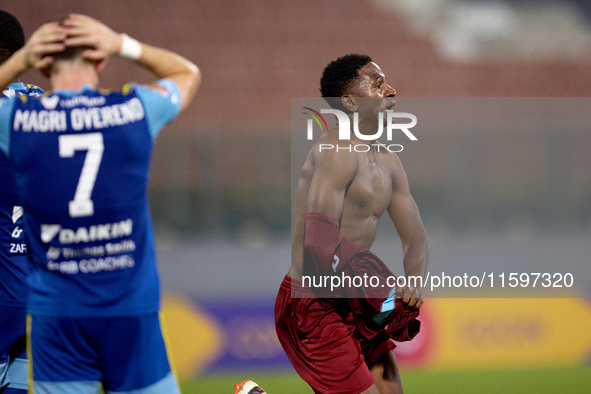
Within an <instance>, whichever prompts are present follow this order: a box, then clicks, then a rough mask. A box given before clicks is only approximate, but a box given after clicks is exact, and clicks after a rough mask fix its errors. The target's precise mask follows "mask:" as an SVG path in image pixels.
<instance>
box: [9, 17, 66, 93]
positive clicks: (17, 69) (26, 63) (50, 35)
mask: <svg viewBox="0 0 591 394" xmlns="http://www.w3.org/2000/svg"><path fill="white" fill-rule="evenodd" d="M65 38H66V31H65V29H64V28H63V27H62V26H60V25H59V24H58V23H56V22H51V23H46V24H44V25H43V26H41V27H40V28H39V29H37V30H36V31H35V32H34V33H33V34H32V35H31V38H29V40H28V41H27V42H26V44H25V46H24V47H22V48H21V49H19V50H18V51H16V52H15V53H14V54H13V55H12V56H11V57H10V58H9V59H8V60H6V61H5V62H4V63H2V65H1V66H0V92H1V91H3V90H4V89H6V88H7V87H8V85H10V83H11V82H13V81H15V80H16V79H17V78H18V76H19V75H21V74H22V73H23V72H25V71H26V70H28V69H30V68H38V69H43V68H45V67H48V66H50V65H51V64H52V63H53V58H52V57H51V56H48V55H50V54H52V53H56V52H61V51H63V50H64V49H65V45H64V42H63V40H64V39H65Z"/></svg>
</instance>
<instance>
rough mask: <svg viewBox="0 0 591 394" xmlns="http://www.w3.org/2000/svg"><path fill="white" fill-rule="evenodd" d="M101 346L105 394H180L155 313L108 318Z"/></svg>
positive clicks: (157, 316)
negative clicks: (123, 393) (107, 337)
mask: <svg viewBox="0 0 591 394" xmlns="http://www.w3.org/2000/svg"><path fill="white" fill-rule="evenodd" d="M106 328H107V330H108V331H107V332H108V333H109V339H108V340H105V341H103V342H102V343H101V357H102V359H103V371H104V378H103V384H104V389H105V392H106V393H117V392H125V393H126V394H128V393H135V392H137V393H140V392H141V394H157V393H167V394H168V393H171V394H174V393H180V391H179V388H178V386H177V382H176V378H175V377H174V375H173V373H172V372H171V368H170V364H169V360H168V355H167V352H166V344H165V342H164V337H163V333H162V329H161V325H160V319H159V315H158V313H152V314H146V315H139V316H124V317H116V318H110V319H109V321H108V324H107V327H106Z"/></svg>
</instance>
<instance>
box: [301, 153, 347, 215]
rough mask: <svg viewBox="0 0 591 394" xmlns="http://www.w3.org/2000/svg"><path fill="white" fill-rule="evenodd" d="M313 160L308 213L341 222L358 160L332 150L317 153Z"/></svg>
mask: <svg viewBox="0 0 591 394" xmlns="http://www.w3.org/2000/svg"><path fill="white" fill-rule="evenodd" d="M314 149H316V148H314ZM313 160H314V173H313V175H312V181H311V183H310V191H309V193H308V209H307V212H321V213H326V214H329V215H331V216H332V217H334V218H335V219H336V220H339V219H340V218H341V214H342V212H343V204H344V202H345V192H346V190H347V186H348V185H349V183H350V182H351V181H352V180H353V178H354V177H355V174H356V173H357V166H358V158H357V156H356V155H355V154H354V153H352V152H349V151H347V150H342V151H340V152H337V151H336V150H332V149H331V150H327V151H324V152H316V153H315V154H314V155H313Z"/></svg>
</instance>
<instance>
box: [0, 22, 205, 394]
mask: <svg viewBox="0 0 591 394" xmlns="http://www.w3.org/2000/svg"><path fill="white" fill-rule="evenodd" d="M116 55H119V56H122V57H124V58H127V59H130V60H132V61H134V62H135V63H136V64H138V65H141V66H143V67H144V68H146V69H147V70H149V71H150V72H152V73H153V74H154V75H155V76H156V77H157V78H158V81H157V82H155V83H153V84H151V85H145V86H144V85H138V84H135V83H130V84H128V85H125V86H124V87H123V89H122V91H118V92H107V91H102V90H98V81H99V74H100V72H101V70H102V69H103V67H104V66H105V61H106V60H107V59H108V58H109V57H111V56H116ZM29 68H37V69H40V70H41V71H42V72H43V73H44V74H45V75H47V76H48V77H49V79H50V82H51V86H52V88H53V89H54V90H53V91H52V92H51V93H50V94H47V95H44V96H42V97H40V98H31V97H27V96H19V97H13V98H5V99H2V100H0V149H1V150H3V151H4V153H6V155H7V156H8V157H9V158H10V160H11V162H12V165H13V167H14V169H15V172H16V182H17V185H18V189H19V192H20V195H21V201H22V206H23V208H24V212H25V215H24V221H25V226H24V228H25V231H26V237H27V246H28V248H29V254H30V255H31V257H32V260H33V267H32V269H31V272H30V274H29V279H28V284H29V288H30V291H29V299H28V314H29V316H28V317H27V331H28V335H29V341H30V343H29V345H30V346H29V349H30V352H29V359H30V362H31V366H32V367H31V370H32V380H33V392H35V393H48V394H57V393H60V394H70V393H72V394H73V393H76V394H84V393H93V394H94V393H97V392H98V390H99V388H100V387H101V385H102V388H103V390H104V391H105V392H106V393H137V394H139V393H141V394H153V393H178V392H179V389H178V384H177V382H176V378H175V377H174V375H173V374H172V372H171V368H170V365H169V361H168V358H167V354H166V346H165V344H164V340H163V335H162V332H161V329H160V321H159V316H158V311H159V308H160V305H159V303H160V294H159V279H158V273H157V269H156V257H155V251H154V237H153V232H152V223H151V219H150V213H149V210H148V203H147V181H148V167H149V162H150V154H151V149H152V144H153V141H154V138H155V137H156V135H157V133H158V131H159V130H160V129H161V128H162V127H163V126H164V125H165V124H166V123H168V122H170V121H172V120H173V119H174V118H175V117H176V116H177V115H178V113H179V112H180V111H182V110H183V109H184V108H185V107H186V106H187V105H188V104H189V102H190V101H191V99H192V97H193V96H194V94H195V91H196V90H197V87H198V85H199V83H200V72H199V70H198V68H197V67H196V66H195V65H194V64H192V63H191V62H189V61H188V60H186V59H184V58H182V57H180V56H179V55H176V54H174V53H172V52H169V51H166V50H163V49H159V48H155V47H152V46H149V45H146V44H143V43H140V42H138V41H137V40H134V39H132V38H130V37H129V36H127V35H125V34H118V33H115V32H113V31H112V30H111V29H110V28H108V27H107V26H105V25H104V24H103V23H101V22H99V21H97V20H95V19H92V18H90V17H87V16H84V15H77V14H71V15H69V16H68V17H67V18H65V20H63V21H61V22H59V23H58V22H51V23H47V24H45V25H43V26H41V27H40V28H39V29H38V30H37V31H36V32H35V33H33V35H32V36H31V38H30V39H29V40H28V41H27V43H26V44H25V46H24V47H23V48H22V49H20V50H18V51H17V52H16V53H15V54H14V55H12V56H11V57H10V58H9V59H8V60H7V61H6V62H5V63H4V64H3V65H2V66H0V87H2V88H5V87H6V86H8V84H9V83H10V82H11V81H12V80H13V79H14V78H16V77H17V76H18V75H19V74H21V73H22V72H24V71H26V70H27V69H29Z"/></svg>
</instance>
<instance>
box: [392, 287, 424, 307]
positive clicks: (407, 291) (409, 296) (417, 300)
mask: <svg viewBox="0 0 591 394" xmlns="http://www.w3.org/2000/svg"><path fill="white" fill-rule="evenodd" d="M396 298H400V299H402V305H404V307H405V308H407V309H409V310H411V311H416V310H418V309H419V308H420V307H421V306H422V305H423V297H422V295H421V289H420V287H413V286H404V287H399V288H398V289H396Z"/></svg>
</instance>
